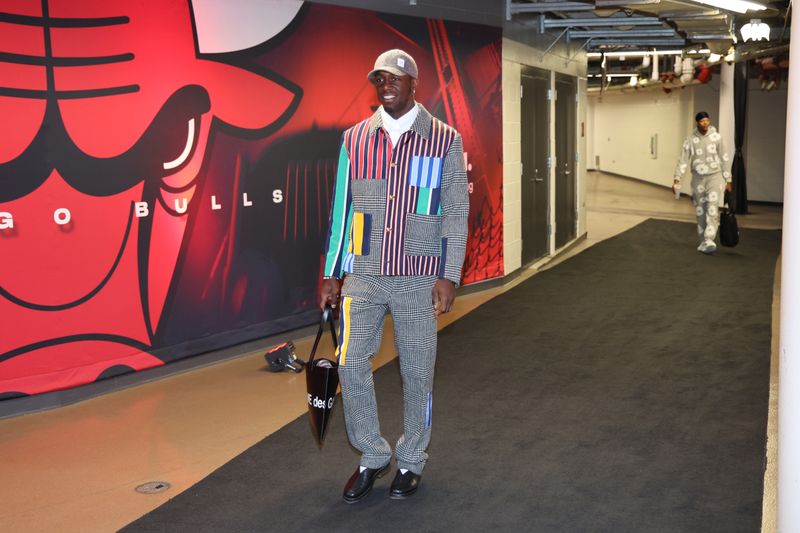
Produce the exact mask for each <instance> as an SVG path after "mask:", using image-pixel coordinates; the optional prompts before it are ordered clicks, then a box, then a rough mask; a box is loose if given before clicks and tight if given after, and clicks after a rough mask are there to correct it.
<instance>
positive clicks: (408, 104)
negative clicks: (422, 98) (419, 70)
mask: <svg viewBox="0 0 800 533" xmlns="http://www.w3.org/2000/svg"><path fill="white" fill-rule="evenodd" d="M370 81H371V82H372V84H373V85H375V90H376V92H377V95H378V101H379V102H380V103H381V105H382V106H383V109H385V110H386V112H387V113H389V116H390V117H392V118H395V119H397V118H400V117H402V116H403V115H405V114H406V113H408V112H409V111H410V110H411V108H412V107H414V104H415V103H416V102H415V101H414V91H415V89H416V88H417V80H416V79H415V78H412V77H411V76H409V75H408V74H403V75H401V76H399V75H397V74H392V73H391V72H386V71H385V70H379V71H378V72H376V73H375V74H373V76H372V78H370Z"/></svg>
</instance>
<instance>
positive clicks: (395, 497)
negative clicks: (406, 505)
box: [389, 484, 419, 500]
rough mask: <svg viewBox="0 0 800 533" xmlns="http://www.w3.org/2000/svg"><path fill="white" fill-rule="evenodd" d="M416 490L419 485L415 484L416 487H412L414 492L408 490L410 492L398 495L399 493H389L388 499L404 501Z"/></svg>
mask: <svg viewBox="0 0 800 533" xmlns="http://www.w3.org/2000/svg"><path fill="white" fill-rule="evenodd" d="M417 489H419V484H417V486H416V487H414V490H410V491H408V492H404V493H402V494H400V493H399V492H390V493H389V498H391V499H393V500H405V499H406V498H408V497H409V496H411V495H413V494H414V493H415V492H417Z"/></svg>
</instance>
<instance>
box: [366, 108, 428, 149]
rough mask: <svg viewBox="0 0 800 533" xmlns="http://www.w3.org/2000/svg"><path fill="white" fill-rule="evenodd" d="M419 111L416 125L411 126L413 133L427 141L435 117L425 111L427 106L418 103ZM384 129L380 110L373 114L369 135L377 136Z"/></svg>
mask: <svg viewBox="0 0 800 533" xmlns="http://www.w3.org/2000/svg"><path fill="white" fill-rule="evenodd" d="M417 109H418V110H419V111H418V112H417V118H416V119H414V123H413V124H412V125H411V131H413V132H414V133H416V134H417V135H419V136H420V137H422V138H423V139H426V140H427V139H428V137H430V133H431V124H432V122H433V116H432V115H431V114H430V113H429V112H428V110H427V109H425V106H423V105H422V104H420V103H419V102H417ZM382 127H383V118H382V117H381V110H380V108H379V109H377V110H376V111H375V113H373V114H372V118H371V119H370V123H369V135H375V132H376V131H378V129H380V128H382Z"/></svg>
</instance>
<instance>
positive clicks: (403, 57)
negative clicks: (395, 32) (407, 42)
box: [367, 48, 417, 80]
mask: <svg viewBox="0 0 800 533" xmlns="http://www.w3.org/2000/svg"><path fill="white" fill-rule="evenodd" d="M381 70H383V71H385V72H390V73H392V74H394V75H395V76H402V75H404V74H408V75H409V76H411V77H412V78H415V79H416V77H417V62H416V61H414V58H413V57H411V56H410V55H409V54H408V53H406V52H404V51H402V50H399V49H397V48H395V49H393V50H387V51H385V52H384V53H382V54H381V55H379V56H378V59H376V60H375V67H374V68H373V69H372V70H371V71H370V73H369V74H367V78H369V79H370V80H371V79H372V77H373V76H374V75H375V74H376V73H377V72H379V71H381Z"/></svg>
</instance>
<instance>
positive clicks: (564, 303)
mask: <svg viewBox="0 0 800 533" xmlns="http://www.w3.org/2000/svg"><path fill="white" fill-rule="evenodd" d="M694 231H695V230H694V226H693V225H691V224H685V223H680V222H666V221H656V220H648V221H646V222H644V223H642V224H641V225H639V226H637V227H635V228H633V229H631V230H629V231H627V232H625V233H623V234H621V235H619V236H617V237H614V238H612V239H610V240H607V241H604V242H602V243H599V244H597V245H595V246H594V247H592V248H590V249H588V250H587V251H585V252H583V253H581V254H579V255H578V256H576V257H574V258H572V259H569V260H568V261H566V262H564V263H563V264H561V265H558V266H556V267H554V268H553V269H551V270H548V271H546V272H542V273H540V274H538V275H536V276H534V277H533V278H531V279H529V280H527V281H525V282H523V283H522V284H520V285H519V286H518V287H516V288H514V289H512V290H511V291H509V292H507V293H505V294H503V295H500V296H498V297H497V298H495V299H493V300H491V301H490V302H488V303H487V304H485V305H483V306H481V307H479V308H478V309H476V310H475V311H473V312H471V313H470V314H468V315H466V316H465V317H463V318H461V319H460V320H458V321H457V322H455V323H453V324H452V325H450V326H449V327H447V328H446V329H445V330H443V331H442V332H441V334H440V340H439V360H438V362H437V377H436V387H435V402H434V433H433V440H432V442H431V445H430V448H429V453H430V457H431V458H430V461H429V463H428V467H427V468H426V470H425V473H424V476H423V481H422V486H421V487H420V489H419V492H418V493H417V494H416V495H415V496H414V497H413V498H411V499H408V500H405V501H397V500H390V499H389V498H388V486H389V482H390V480H391V477H392V475H393V473H392V474H391V475H389V476H387V477H385V478H383V479H381V480H379V481H378V483H376V485H375V489H374V490H373V492H372V493H371V494H370V495H368V496H367V497H366V499H365V500H363V501H362V502H360V503H358V504H356V505H346V504H344V503H343V502H342V501H341V490H342V486H343V484H344V482H345V480H346V479H347V478H348V477H349V475H350V473H351V472H352V470H353V469H354V468H355V466H356V464H357V462H358V458H357V456H356V454H355V453H354V452H353V451H352V449H351V448H350V447H349V446H348V445H347V443H346V436H345V431H344V420H343V419H342V415H341V409H340V408H337V410H336V413H335V418H334V420H333V423H332V427H331V428H330V432H329V434H328V436H327V441H326V443H325V446H324V448H323V449H322V450H321V451H320V450H318V449H317V447H316V445H315V443H314V440H313V437H312V435H311V432H310V429H309V426H308V422H307V420H306V418H305V417H302V418H300V419H298V420H295V421H294V422H292V423H290V424H289V425H287V426H286V427H284V428H283V429H281V430H280V431H278V432H276V433H275V434H273V435H272V436H270V437H268V438H266V439H264V440H263V441H261V442H260V443H258V444H256V445H255V446H253V447H252V448H250V449H249V450H247V451H245V452H244V453H242V454H241V455H239V456H238V457H236V458H235V459H233V460H232V461H230V462H229V463H228V464H226V465H224V466H223V467H221V468H220V469H219V470H217V471H216V472H214V473H213V474H212V475H210V476H208V477H207V478H206V479H204V480H202V481H201V482H199V483H198V484H196V485H195V486H193V487H191V488H190V489H188V490H187V491H185V492H184V493H182V494H180V495H178V496H177V497H175V498H173V499H172V500H170V501H169V502H167V503H166V504H164V505H163V506H161V507H160V508H158V509H156V510H155V511H153V512H151V513H149V514H147V515H145V516H144V517H142V518H141V519H139V520H137V521H136V522H134V523H132V524H130V525H129V526H128V527H127V528H126V529H125V530H124V531H129V532H135V531H226V532H228V531H231V532H233V531H280V532H284V531H297V532H314V531H351V532H352V531H356V532H372V531H388V532H391V531H409V530H411V531H442V532H449V531H480V532H487V531H514V532H516V531H535V532H540V531H541V532H549V531H564V532H584V531H587V532H588V531H602V532H606V531H607V532H649V531H653V532H725V533H731V532H737V531H742V532H757V531H759V529H760V523H761V497H762V488H763V487H762V485H763V471H764V463H765V438H766V437H765V435H766V423H767V401H768V394H769V390H768V387H769V360H770V331H771V326H770V323H771V309H770V307H771V299H772V284H773V271H774V267H775V261H776V258H777V254H778V253H779V247H780V233H779V232H777V231H764V230H743V231H742V240H741V244H740V245H739V246H738V247H737V248H734V249H721V250H720V251H719V252H718V253H717V254H716V255H714V256H704V255H702V254H699V253H698V252H696V251H695V249H694V246H693V243H694V242H695V235H694ZM376 386H377V390H378V401H379V403H380V406H381V421H382V426H383V429H384V433H385V435H386V437H387V438H389V439H390V442H394V440H396V438H397V437H398V436H399V434H400V432H401V425H402V420H401V408H400V405H401V403H400V397H401V388H400V378H399V372H398V367H397V364H396V361H395V362H393V363H390V364H388V365H386V366H385V367H383V368H381V369H380V370H379V371H378V372H377V373H376ZM339 407H341V406H339Z"/></svg>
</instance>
